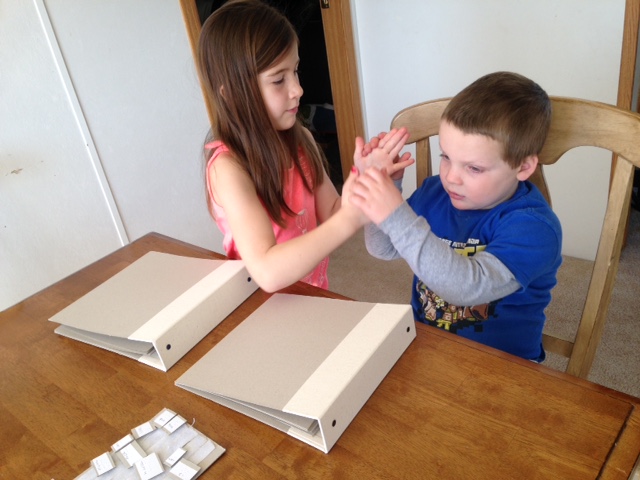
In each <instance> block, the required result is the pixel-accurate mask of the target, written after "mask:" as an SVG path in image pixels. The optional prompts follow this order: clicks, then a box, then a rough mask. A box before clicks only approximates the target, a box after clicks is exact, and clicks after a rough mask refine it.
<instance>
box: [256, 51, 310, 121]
mask: <svg viewBox="0 0 640 480" xmlns="http://www.w3.org/2000/svg"><path fill="white" fill-rule="evenodd" d="M298 63H300V59H299V58H298V47H297V46H296V45H294V46H293V47H292V48H291V49H290V50H289V51H288V52H287V53H286V54H285V55H284V56H283V57H282V58H281V59H280V60H278V61H277V62H276V63H274V64H273V65H271V66H270V67H269V68H267V69H266V70H265V71H263V72H262V73H260V74H258V84H259V86H260V93H261V94H262V100H263V101H264V106H265V107H266V109H267V113H268V114H269V119H270V120H271V123H272V124H273V126H274V127H275V129H276V130H288V129H290V128H291V127H293V125H294V124H295V122H296V114H297V113H298V105H299V104H300V97H302V87H301V86H300V81H299V80H298Z"/></svg>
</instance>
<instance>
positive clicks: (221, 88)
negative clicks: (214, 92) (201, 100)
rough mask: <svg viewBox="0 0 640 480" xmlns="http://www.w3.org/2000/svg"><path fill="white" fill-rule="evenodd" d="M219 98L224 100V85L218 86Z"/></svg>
mask: <svg viewBox="0 0 640 480" xmlns="http://www.w3.org/2000/svg"><path fill="white" fill-rule="evenodd" d="M220 96H221V97H222V98H224V85H220Z"/></svg>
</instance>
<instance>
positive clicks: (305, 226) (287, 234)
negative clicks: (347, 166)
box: [206, 141, 329, 290]
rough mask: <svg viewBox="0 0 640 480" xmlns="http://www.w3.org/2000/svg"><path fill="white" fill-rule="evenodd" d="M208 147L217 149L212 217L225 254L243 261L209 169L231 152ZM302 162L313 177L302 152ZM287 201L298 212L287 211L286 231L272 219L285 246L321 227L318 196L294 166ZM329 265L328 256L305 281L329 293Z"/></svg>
mask: <svg viewBox="0 0 640 480" xmlns="http://www.w3.org/2000/svg"><path fill="white" fill-rule="evenodd" d="M206 148H210V149H211V150H213V154H212V155H211V158H210V159H209V161H208V162H207V171H206V177H207V191H208V194H209V199H210V200H211V202H210V203H211V206H212V211H211V215H212V216H213V218H214V220H215V221H216V224H217V225H218V228H219V229H220V231H221V232H222V234H223V235H224V239H223V241H222V246H223V247H224V251H225V252H226V254H227V257H229V258H230V259H232V260H237V259H240V254H239V253H238V249H237V248H236V244H235V242H234V240H233V235H232V233H231V229H230V228H229V222H228V220H227V216H226V214H225V211H224V209H223V208H222V207H221V206H220V205H218V204H217V203H216V202H215V200H214V198H213V190H212V188H211V184H210V183H209V169H210V168H211V166H212V165H213V162H214V161H215V159H216V158H217V157H218V155H220V154H221V153H223V152H228V151H229V149H228V148H227V146H226V145H224V144H223V143H222V142H220V141H215V142H212V143H210V144H208V145H206ZM300 160H301V165H302V169H303V171H304V174H305V176H307V178H308V177H309V176H310V172H309V160H308V159H307V157H306V156H305V155H304V154H303V153H302V152H300ZM284 200H285V202H286V203H287V205H288V206H289V208H291V210H292V211H293V212H295V213H296V215H295V216H291V215H287V213H286V212H282V215H283V218H284V220H285V222H286V224H285V227H284V228H283V227H281V226H280V225H278V224H277V223H275V222H274V221H273V220H271V225H272V227H273V233H274V235H275V237H276V243H283V242H286V241H287V240H291V239H292V238H295V237H298V236H300V235H302V234H304V233H306V232H308V231H310V230H313V229H314V228H316V227H317V226H318V222H317V220H316V204H315V197H314V195H313V193H311V192H309V191H308V190H307V189H306V188H305V187H304V182H303V180H302V176H301V175H300V172H298V170H297V169H296V168H295V167H294V166H292V167H291V168H290V169H289V170H288V171H287V178H286V179H285V186H284ZM328 266H329V258H328V257H326V258H324V259H323V260H322V261H321V262H320V263H319V264H318V265H317V266H316V268H314V269H313V271H311V273H309V275H307V276H306V277H305V278H303V279H302V281H303V282H305V283H309V284H311V285H315V286H316V287H320V288H324V289H325V290H326V289H328V288H329V279H328V278H327V268H328Z"/></svg>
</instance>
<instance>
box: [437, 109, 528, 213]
mask: <svg viewBox="0 0 640 480" xmlns="http://www.w3.org/2000/svg"><path fill="white" fill-rule="evenodd" d="M440 150H441V151H442V154H441V155H440V181H441V182H442V185H443V187H444V189H445V190H446V192H447V193H448V194H449V198H450V199H451V203H452V204H453V206H454V207H456V208H457V209H459V210H488V209H490V208H493V207H495V206H496V205H499V204H500V203H502V202H504V201H506V200H508V199H509V198H511V197H512V196H513V194H514V193H515V191H516V189H517V188H518V182H519V181H522V180H526V179H527V178H529V176H530V175H531V174H532V173H533V171H534V170H535V168H536V165H537V161H538V159H537V157H536V156H535V155H533V156H531V157H527V159H526V160H525V161H524V163H523V164H522V165H521V166H520V167H518V168H515V169H514V168H511V167H510V166H509V165H508V164H507V163H506V162H505V161H504V160H503V159H502V146H501V145H500V143H498V142H497V141H496V140H493V139H492V138H489V137H487V136H485V135H479V134H466V133H464V132H463V131H462V130H459V129H458V128H456V127H454V126H453V125H451V124H450V123H448V122H446V121H442V122H441V123H440Z"/></svg>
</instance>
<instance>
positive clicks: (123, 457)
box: [76, 408, 225, 480]
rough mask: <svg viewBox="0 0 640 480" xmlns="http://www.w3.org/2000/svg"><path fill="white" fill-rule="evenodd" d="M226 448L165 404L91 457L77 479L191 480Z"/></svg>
mask: <svg viewBox="0 0 640 480" xmlns="http://www.w3.org/2000/svg"><path fill="white" fill-rule="evenodd" d="M224 451H225V449H224V448H222V447H221V446H220V445H218V444H217V443H216V442H214V441H213V440H211V439H210V438H207V437H206V436H205V435H203V434H202V433H200V432H199V431H198V430H196V429H195V428H193V426H191V425H189V424H188V423H187V421H186V420H185V419H184V418H183V417H181V416H180V415H177V414H176V413H175V412H173V411H171V410H169V409H168V408H165V409H163V410H162V411H161V412H160V413H158V414H157V415H156V416H155V417H154V418H153V419H151V420H149V421H148V422H145V423H143V424H141V425H138V426H137V427H135V428H133V429H132V430H131V433H128V434H127V435H126V436H124V437H123V438H122V439H120V440H118V441H117V442H116V443H114V444H113V445H112V446H111V451H109V452H105V453H103V454H102V455H99V456H98V457H96V458H94V459H93V460H91V467H90V468H89V469H88V470H86V471H85V472H83V473H81V474H80V475H79V476H78V477H76V480H91V479H97V478H100V480H107V479H118V480H128V479H132V480H149V479H156V480H159V479H163V478H167V479H176V480H192V479H195V478H197V477H198V476H199V475H200V474H201V473H202V472H204V471H205V470H206V469H207V468H209V467H210V466H211V465H212V464H213V462H215V461H216V460H217V459H218V458H220V456H221V455H222V454H223V453H224Z"/></svg>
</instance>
